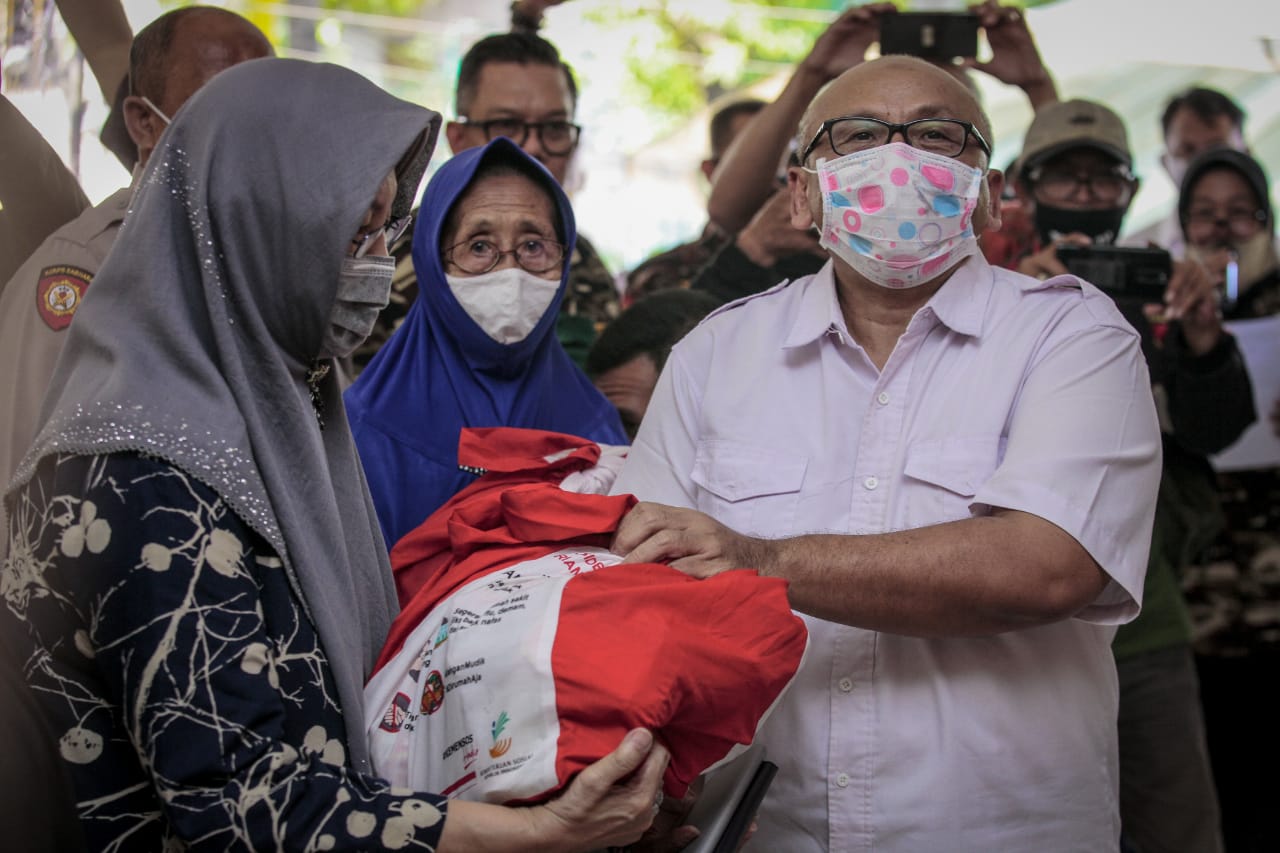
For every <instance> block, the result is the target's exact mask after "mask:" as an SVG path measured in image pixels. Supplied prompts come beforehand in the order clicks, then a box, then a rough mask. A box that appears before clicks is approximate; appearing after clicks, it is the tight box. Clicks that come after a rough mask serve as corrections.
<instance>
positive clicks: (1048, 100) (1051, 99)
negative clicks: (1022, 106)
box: [1021, 71, 1058, 112]
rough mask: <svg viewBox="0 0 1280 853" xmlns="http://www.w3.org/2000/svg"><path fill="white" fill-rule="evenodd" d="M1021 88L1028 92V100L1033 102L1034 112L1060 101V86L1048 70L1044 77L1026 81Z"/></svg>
mask: <svg viewBox="0 0 1280 853" xmlns="http://www.w3.org/2000/svg"><path fill="white" fill-rule="evenodd" d="M1021 89H1022V91H1023V93H1025V94H1026V96H1027V100H1028V101H1030V102H1031V110H1032V112H1035V111H1036V110H1040V109H1042V108H1044V107H1047V106H1048V105H1049V104H1056V103H1057V102H1058V87H1057V85H1055V84H1054V82H1053V77H1051V76H1050V75H1049V72H1048V71H1046V72H1045V75H1044V77H1043V78H1042V79H1039V80H1036V81H1033V82H1028V83H1024V84H1023V85H1022V86H1021Z"/></svg>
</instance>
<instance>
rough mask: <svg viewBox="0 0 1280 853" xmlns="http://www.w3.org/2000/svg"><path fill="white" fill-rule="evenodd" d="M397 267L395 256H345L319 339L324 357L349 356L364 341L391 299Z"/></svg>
mask: <svg viewBox="0 0 1280 853" xmlns="http://www.w3.org/2000/svg"><path fill="white" fill-rule="evenodd" d="M395 271H396V262H395V258H389V257H379V256H376V255H375V256H367V255H366V256H365V257H363V258H343V259H342V271H341V272H340V273H339V274H338V294H337V296H336V297H335V298H334V301H333V309H332V310H331V311H330V312H329V326H328V328H327V329H325V333H324V340H323V341H321V343H320V357H321V358H346V357H347V356H349V355H351V353H353V352H355V350H356V347H358V346H360V344H362V343H364V342H365V339H366V338H368V337H369V335H370V333H371V332H373V327H374V324H375V323H377V322H378V315H379V314H380V313H382V309H383V308H386V307H387V302H388V301H390V299H391V282H392V279H393V278H394V276H395Z"/></svg>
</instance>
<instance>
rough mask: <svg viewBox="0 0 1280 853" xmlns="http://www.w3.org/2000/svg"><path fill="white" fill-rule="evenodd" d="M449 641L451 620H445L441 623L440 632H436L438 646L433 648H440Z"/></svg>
mask: <svg viewBox="0 0 1280 853" xmlns="http://www.w3.org/2000/svg"><path fill="white" fill-rule="evenodd" d="M447 639H449V620H448V619H445V620H444V621H443V622H441V623H440V630H439V631H436V644H435V645H434V646H432V648H436V649H438V648H440V647H441V646H442V645H444V641H445V640H447Z"/></svg>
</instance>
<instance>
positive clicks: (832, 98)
mask: <svg viewBox="0 0 1280 853" xmlns="http://www.w3.org/2000/svg"><path fill="white" fill-rule="evenodd" d="M839 116H867V117H869V118H878V119H881V120H883V121H887V122H892V123H894V124H899V123H902V122H908V121H912V120H914V119H919V118H955V119H960V120H962V121H967V122H970V123H972V124H973V125H974V127H976V128H977V129H978V132H979V133H981V134H982V137H983V139H985V140H986V141H987V143H988V144H992V142H993V140H992V134H991V120H990V119H988V118H987V114H986V113H985V112H984V111H983V109H982V105H981V104H979V103H978V99H977V97H976V96H975V95H974V93H973V91H972V90H971V89H969V88H968V87H967V86H965V85H964V84H963V83H961V82H960V81H959V80H957V79H956V77H955V76H954V75H953V74H949V73H947V72H946V71H944V70H942V69H941V68H938V67H937V66H936V65H932V64H930V63H928V62H925V61H924V60H923V59H918V58H916V57H914V56H905V55H898V54H894V55H891V56H885V57H881V58H880V59H876V60H872V61H871V62H864V63H862V64H861V65H856V66H854V67H853V68H850V69H849V70H848V71H846V72H844V73H843V74H841V75H840V76H839V77H837V78H835V79H834V80H832V81H831V82H830V83H828V84H827V85H826V86H824V87H823V88H822V90H821V91H819V92H818V94H817V95H816V96H815V97H814V99H813V100H812V101H811V102H810V103H809V108H808V109H807V110H805V113H804V116H803V117H802V118H801V119H800V129H799V142H800V150H801V151H803V150H804V149H805V147H807V146H808V144H809V142H810V141H811V140H812V139H813V136H814V134H815V133H817V132H818V128H819V127H821V126H822V123H823V122H824V121H826V120H827V119H830V118H837V117H839ZM971 147H972V148H973V150H974V151H976V152H977V153H978V154H981V151H980V149H978V148H977V146H971ZM822 148H823V146H822V145H819V146H818V147H817V148H815V149H814V152H815V153H817V152H819V151H821V150H822ZM969 155H970V149H969V148H966V149H965V153H964V154H963V155H962V156H961V157H960V158H958V159H962V160H964V161H965V162H967V163H969V164H970V165H975V166H976V165H981V166H986V162H985V160H981V161H979V160H971V159H970V157H969ZM828 156H829V154H828Z"/></svg>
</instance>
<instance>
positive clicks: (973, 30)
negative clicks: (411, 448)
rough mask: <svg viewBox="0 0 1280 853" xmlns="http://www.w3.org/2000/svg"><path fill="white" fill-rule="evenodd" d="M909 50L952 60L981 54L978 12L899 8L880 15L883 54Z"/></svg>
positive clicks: (922, 56)
mask: <svg viewBox="0 0 1280 853" xmlns="http://www.w3.org/2000/svg"><path fill="white" fill-rule="evenodd" d="M891 53H907V54H910V55H912V56H919V57H921V58H922V59H931V60H934V61H937V62H950V61H951V60H953V59H959V58H967V57H974V56H977V55H978V16H977V15H974V14H970V13H968V12H951V13H948V12H897V13H891V14H887V15H882V16H881V17H880V55H881V56H887V55H889V54H891Z"/></svg>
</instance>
